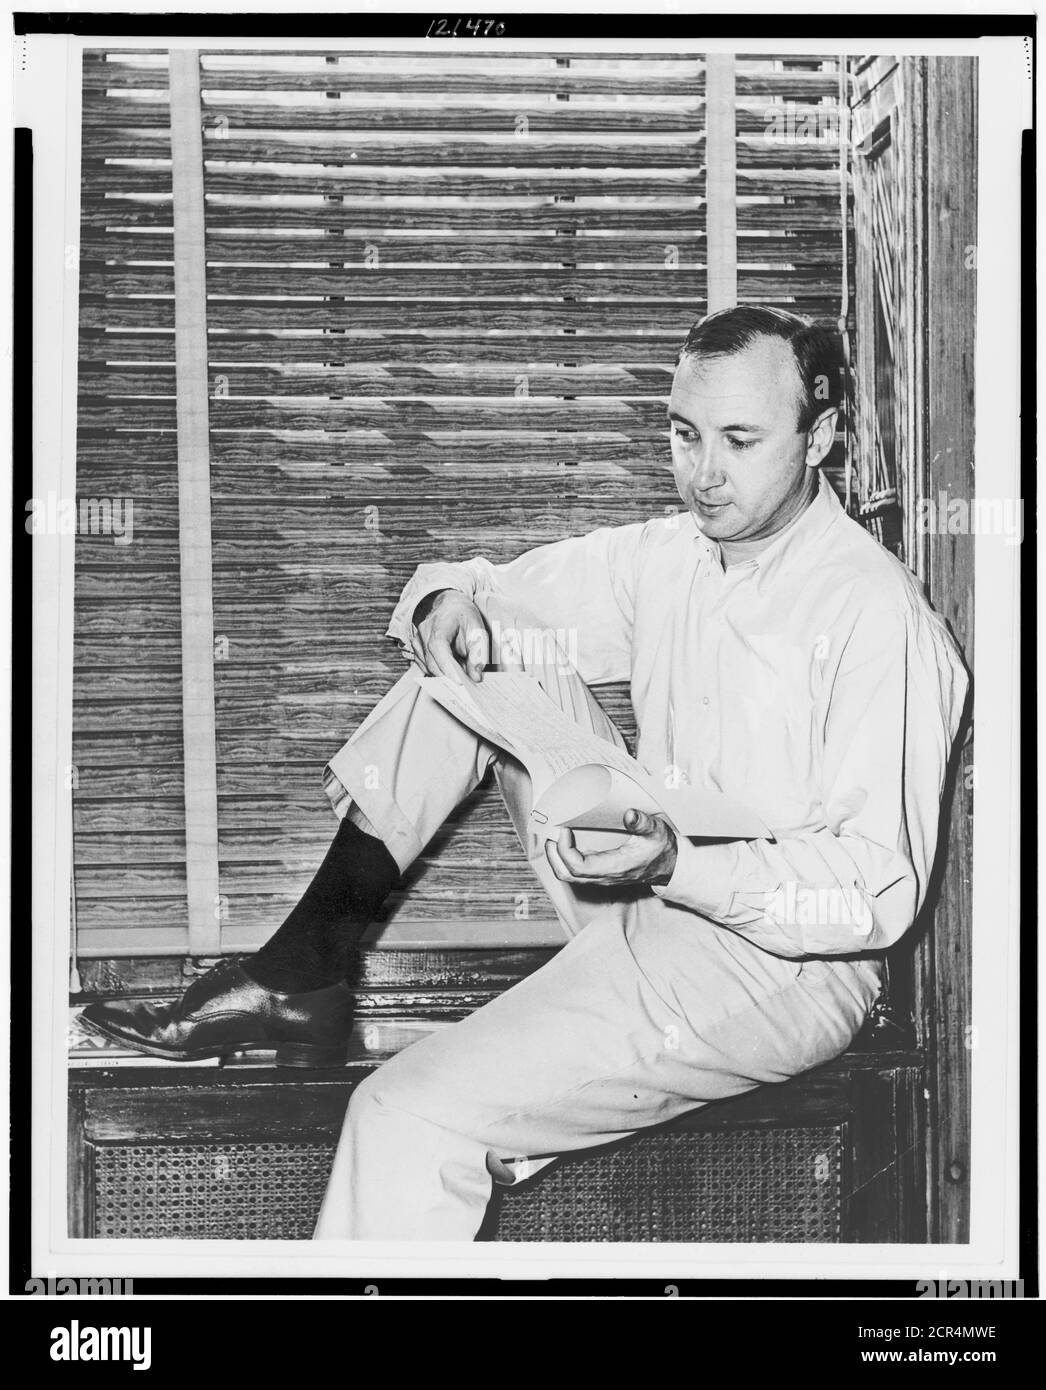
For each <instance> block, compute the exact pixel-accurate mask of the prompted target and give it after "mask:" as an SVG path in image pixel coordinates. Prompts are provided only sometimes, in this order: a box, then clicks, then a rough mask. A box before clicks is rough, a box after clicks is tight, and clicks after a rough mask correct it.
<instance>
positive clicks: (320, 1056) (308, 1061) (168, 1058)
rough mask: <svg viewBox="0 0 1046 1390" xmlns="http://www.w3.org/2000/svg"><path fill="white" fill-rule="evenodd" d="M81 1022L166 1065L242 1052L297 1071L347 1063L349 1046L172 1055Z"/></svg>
mask: <svg viewBox="0 0 1046 1390" xmlns="http://www.w3.org/2000/svg"><path fill="white" fill-rule="evenodd" d="M80 1021H81V1023H82V1024H83V1026H84V1027H85V1028H89V1029H90V1030H91V1032H92V1033H97V1034H98V1035H99V1036H100V1037H103V1038H106V1039H108V1041H109V1042H114V1043H118V1044H119V1045H120V1046H121V1047H126V1048H129V1049H130V1050H131V1051H132V1052H142V1053H144V1054H145V1055H146V1056H148V1057H158V1058H160V1059H161V1060H162V1061H164V1062H206V1061H208V1060H209V1059H210V1058H212V1057H217V1058H219V1059H220V1060H222V1061H224V1060H225V1059H227V1058H229V1057H235V1056H236V1055H237V1053H240V1052H256V1051H259V1050H268V1049H275V1052H276V1056H275V1058H274V1061H275V1064H276V1066H278V1067H288V1068H291V1069H297V1070H305V1069H313V1068H314V1069H317V1070H325V1069H327V1068H333V1067H343V1066H345V1064H346V1062H347V1061H348V1053H349V1048H348V1044H347V1043H337V1044H335V1045H334V1046H323V1045H321V1044H320V1043H301V1042H285V1043H273V1042H272V1041H271V1039H270V1040H265V1041H261V1042H246V1043H239V1044H237V1046H236V1047H224V1048H204V1049H203V1050H202V1051H200V1052H172V1051H171V1050H170V1049H169V1048H161V1047H157V1046H156V1045H155V1044H154V1043H147V1042H143V1041H141V1040H140V1039H138V1038H129V1037H127V1036H126V1035H125V1034H123V1033H119V1032H117V1031H116V1029H112V1028H106V1027H105V1026H104V1025H103V1024H100V1023H97V1022H96V1021H95V1020H94V1019H92V1018H81V1020H80Z"/></svg>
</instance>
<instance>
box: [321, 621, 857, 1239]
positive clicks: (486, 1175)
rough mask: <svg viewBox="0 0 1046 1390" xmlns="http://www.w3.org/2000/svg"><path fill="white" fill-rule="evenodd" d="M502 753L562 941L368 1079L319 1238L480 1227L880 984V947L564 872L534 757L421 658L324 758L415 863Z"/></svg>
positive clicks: (462, 1232)
mask: <svg viewBox="0 0 1046 1390" xmlns="http://www.w3.org/2000/svg"><path fill="white" fill-rule="evenodd" d="M479 603H480V607H481V608H482V609H483V610H484V614H485V616H486V618H487V621H488V624H490V623H491V622H492V620H494V619H495V618H496V619H497V620H498V622H499V623H500V626H501V630H502V631H505V630H506V629H509V628H515V629H516V630H521V629H523V628H525V627H527V626H530V627H531V629H532V630H539V629H540V624H539V622H538V620H536V619H534V618H532V617H530V616H529V615H526V614H522V613H519V612H513V611H509V610H507V609H506V608H505V606H504V605H503V604H502V603H501V601H500V600H495V599H492V598H487V599H483V598H481V599H480V600H479ZM529 645H530V646H531V647H533V646H535V645H540V644H534V643H531V644H529ZM527 646H528V644H526V643H524V644H522V647H523V652H522V653H521V655H522V654H523V653H526V656H527V657H528V658H529V659H527V660H526V667H525V669H527V670H528V671H529V672H530V674H532V675H534V676H535V677H536V678H537V679H538V680H539V681H540V683H541V685H542V686H543V688H544V689H545V690H546V691H547V693H548V694H549V695H550V696H551V697H552V698H553V699H554V700H556V702H557V703H558V704H559V705H560V706H561V707H562V708H563V709H564V710H566V711H567V712H568V713H569V714H571V715H572V716H573V717H574V719H576V720H577V722H578V723H579V724H583V725H584V726H585V727H587V728H589V729H593V730H594V731H595V732H597V733H599V734H602V735H603V736H604V737H606V738H610V739H612V740H614V741H615V742H617V743H619V744H621V743H622V742H623V741H622V739H621V736H620V734H619V732H618V731H617V729H616V728H615V727H614V726H613V724H612V723H611V722H610V720H608V718H607V716H606V715H605V714H604V713H603V711H602V710H601V708H600V706H599V705H598V703H597V702H596V700H595V699H594V697H593V696H592V694H591V692H590V691H589V690H588V688H587V687H586V686H585V684H584V682H583V681H582V680H581V678H580V677H579V676H578V674H577V672H576V671H575V670H573V668H572V667H571V666H570V665H569V662H567V661H566V660H565V659H562V660H559V659H556V658H555V657H554V656H552V657H551V658H550V654H549V653H547V652H545V653H538V655H537V657H535V655H534V653H533V651H530V652H527ZM542 658H544V659H542ZM520 664H523V663H517V667H518V665H520ZM491 764H493V765H494V769H495V775H496V777H497V779H498V783H499V786H500V788H501V792H502V795H503V797H504V800H505V804H506V806H507V808H508V811H509V814H510V816H511V818H512V821H513V824H514V825H515V826H516V829H517V832H518V833H519V835H520V839H521V841H522V842H523V844H524V846H525V849H526V853H527V857H528V859H529V861H530V863H531V866H532V867H533V869H534V872H535V873H536V874H537V876H538V878H539V879H540V881H541V883H542V885H543V886H544V887H545V889H546V891H547V892H548V894H549V896H550V898H551V899H552V902H553V904H554V905H555V908H556V911H557V914H558V915H559V918H560V920H561V922H562V924H563V927H564V929H565V931H566V933H567V935H568V937H569V940H568V942H567V944H566V946H565V947H564V948H563V949H562V950H561V951H559V952H558V953H557V954H556V955H555V956H554V957H553V958H552V960H551V961H550V962H549V963H548V964H547V965H545V966H543V967H542V968H541V969H540V970H538V971H536V972H535V973H534V974H532V975H530V976H528V977H527V978H526V979H524V980H522V981H521V982H520V983H519V984H517V985H515V986H514V987H513V988H512V989H509V990H507V991H506V992H505V993H504V994H502V995H500V996H499V997H498V998H497V999H495V1000H493V1001H492V1002H491V1003H489V1004H487V1005H485V1006H484V1007H483V1008H481V1009H478V1010H477V1011H476V1012H475V1013H473V1014H472V1015H470V1016H469V1017H468V1018H466V1019H464V1020H462V1021H461V1022H460V1023H455V1024H452V1025H450V1026H448V1027H446V1028H444V1029H441V1030H440V1031H438V1032H436V1033H434V1034H432V1035H430V1036H429V1037H426V1038H424V1039H422V1040H420V1041H418V1042H416V1043H413V1044H412V1045H411V1046H409V1047H407V1048H405V1049H404V1050H403V1051H402V1052H400V1053H398V1054H397V1055H396V1056H395V1057H393V1058H391V1059H390V1060H389V1061H387V1062H386V1063H384V1065H382V1066H381V1067H379V1068H378V1069H377V1071H375V1072H374V1073H372V1075H371V1076H370V1077H368V1078H367V1079H366V1080H365V1081H363V1082H362V1083H361V1084H360V1085H359V1086H358V1087H357V1088H356V1090H355V1092H354V1093H353V1096H352V1099H351V1101H350V1103H349V1107H348V1112H347V1114H346V1117H345V1124H344V1128H343V1130H342V1134H341V1139H340V1142H339V1144H338V1149H337V1153H336V1155H335V1159H334V1167H333V1170H332V1172H331V1176H330V1181H329V1184H328V1187H327V1192H326V1196H325V1198H324V1201H323V1206H322V1209H321V1211H320V1216H319V1221H318V1224H317V1227H316V1232H315V1238H316V1239H319V1240H394V1239H402V1240H472V1239H473V1238H474V1237H475V1235H476V1232H477V1231H478V1229H479V1227H480V1225H481V1223H482V1220H483V1216H484V1212H485V1209H486V1206H487V1203H488V1201H489V1199H490V1195H491V1191H492V1186H491V1185H492V1182H493V1181H495V1180H497V1181H499V1182H505V1183H510V1182H516V1181H521V1180H524V1179H525V1178H526V1177H528V1176H530V1175H531V1174H533V1173H534V1172H535V1171H537V1169H538V1168H540V1167H542V1166H544V1163H546V1162H549V1161H551V1159H552V1158H554V1157H555V1156H557V1155H559V1154H561V1153H563V1152H566V1151H568V1150H571V1149H582V1148H588V1147H590V1146H592V1145H597V1144H601V1143H607V1142H610V1141H612V1140H615V1139H620V1138H622V1137H623V1136H625V1135H628V1134H631V1133H633V1132H634V1131H635V1130H638V1129H642V1128H644V1127H646V1126H648V1125H653V1124H658V1123H660V1122H662V1121H665V1120H669V1119H671V1118H672V1117H673V1116H676V1115H679V1114H682V1113H683V1112H685V1111H687V1110H692V1109H694V1108H695V1107H697V1106H700V1105H702V1104H705V1103H707V1102H708V1101H713V1100H720V1099H723V1098H725V1097H728V1096H735V1095H739V1094H741V1093H742V1092H744V1091H748V1090H750V1089H752V1088H753V1087H755V1086H757V1085H759V1084H760V1083H762V1082H771V1081H783V1080H785V1079H786V1078H788V1077H790V1076H794V1075H796V1074H797V1073H799V1072H802V1071H805V1070H806V1069H807V1068H809V1067H813V1066H816V1065H817V1064H819V1063H821V1062H826V1061H829V1060H830V1059H831V1058H833V1057H836V1056H838V1055H839V1053H841V1052H843V1051H844V1050H845V1049H846V1047H847V1046H848V1045H849V1043H850V1042H851V1041H852V1040H853V1037H854V1035H855V1034H856V1032H857V1030H858V1029H859V1028H860V1026H861V1024H862V1022H863V1021H864V1019H865V1017H866V1016H867V1014H868V1011H869V1009H870V1008H871V1006H872V1004H873V1003H874V1001H875V998H876V996H877V994H878V992H879V974H880V971H879V965H878V963H877V962H876V961H873V960H847V959H842V958H839V959H835V960H827V959H824V960H822V959H817V960H806V961H795V960H787V959H783V958H781V957H778V956H772V955H770V954H768V953H767V952H765V951H762V950H760V949H759V948H758V947H756V946H753V945H752V944H751V943H749V942H748V941H746V940H744V939H743V938H742V937H740V936H739V935H738V934H737V933H735V932H732V931H730V930H728V929H727V928H724V927H719V926H717V925H715V924H714V923H711V922H709V921H707V920H706V919H704V918H702V917H699V916H697V915H696V914H694V913H692V912H688V911H686V910H685V909H681V908H676V907H674V906H673V905H671V904H670V903H667V902H665V901H664V900H663V899H660V898H658V897H656V896H655V895H654V894H651V893H650V892H649V891H648V890H637V892H635V893H633V894H630V895H626V896H625V897H623V898H622V897H617V898H611V896H610V890H607V889H592V888H587V889H586V888H575V887H574V886H573V885H570V884H564V883H561V882H560V881H559V880H558V879H557V878H556V877H555V875H554V874H553V873H552V870H551V868H550V866H549V865H548V862H547V860H546V859H545V854H544V843H543V839H542V840H538V839H535V838H532V837H531V836H530V833H529V831H528V829H527V817H528V815H529V812H530V805H531V800H530V780H529V777H528V776H527V774H526V772H525V770H524V769H523V768H522V767H520V765H519V764H518V763H516V762H514V761H513V760H512V759H509V758H507V757H506V756H505V754H504V753H502V752H501V750H499V749H497V748H494V747H492V746H491V745H490V744H487V743H484V742H483V741H481V740H480V739H479V738H478V737H477V736H476V735H475V734H474V733H473V732H472V731H471V730H469V729H467V728H465V726H464V725H462V724H460V723H458V722H457V720H455V719H454V718H453V717H452V716H451V715H449V714H447V713H446V711H445V710H443V708H442V707H441V706H440V705H439V704H437V703H436V701H435V700H433V699H431V698H430V697H429V696H428V695H426V694H425V693H424V692H423V691H422V689H421V687H420V686H419V685H418V682H417V680H416V678H415V676H414V675H413V674H407V675H405V676H404V677H403V678H402V679H401V680H400V681H399V682H397V684H396V685H395V686H394V687H393V688H392V690H390V691H389V693H388V694H387V695H386V696H385V697H384V698H383V699H382V700H381V701H380V702H379V703H378V705H377V706H376V707H375V708H374V710H373V711H372V712H371V714H370V715H369V716H368V717H367V719H366V720H365V721H364V723H363V724H362V725H361V726H360V728H359V730H358V731H357V732H356V734H354V735H353V737H352V738H351V739H350V740H349V742H348V743H347V744H345V746H344V747H343V748H342V749H340V750H339V752H338V753H337V754H336V755H335V756H334V758H332V759H331V762H330V764H329V767H328V775H327V789H328V794H329V795H330V796H331V799H332V802H333V804H334V807H335V810H336V811H337V812H338V814H339V815H345V814H349V815H350V816H351V817H352V818H353V819H354V820H356V821H357V823H358V824H360V825H362V826H363V828H364V829H367V830H369V831H370V832H371V833H374V834H377V835H378V836H380V838H381V839H382V840H383V841H384V842H385V844H386V845H387V846H388V847H389V850H390V852H391V853H392V854H393V856H394V858H395V859H396V860H397V862H398V863H399V865H400V867H401V869H405V868H406V867H407V865H408V864H410V863H411V862H412V861H413V859H414V858H415V857H416V856H417V855H418V854H420V852H421V850H422V849H423V848H424V846H425V844H426V843H427V842H428V840H429V839H430V838H431V837H432V836H433V835H434V834H435V832H436V831H437V830H438V829H439V827H440V826H441V825H442V823H443V821H444V820H445V819H446V818H447V816H448V815H449V814H450V812H451V811H452V810H453V809H454V807H455V806H457V805H458V804H459V802H461V801H462V800H463V799H464V797H466V796H467V795H468V794H469V792H470V791H472V790H473V789H474V788H475V787H476V786H477V785H478V784H479V782H480V781H481V779H482V778H483V776H484V773H485V772H486V769H487V768H488V767H489V766H490V765H491ZM580 842H581V837H580V836H579V843H580ZM582 847H584V846H583V845H582Z"/></svg>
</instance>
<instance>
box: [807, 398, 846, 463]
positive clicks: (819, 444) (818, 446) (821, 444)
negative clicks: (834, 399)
mask: <svg viewBox="0 0 1046 1390" xmlns="http://www.w3.org/2000/svg"><path fill="white" fill-rule="evenodd" d="M838 419H839V407H838V406H837V405H832V406H829V407H828V409H827V410H822V411H821V413H820V415H818V417H817V419H816V420H815V421H814V422H813V424H812V425H811V426H810V428H809V429H808V430H807V431H806V460H805V462H806V466H807V468H818V467H819V466H820V465H821V464H822V463H824V461H825V459H826V458H827V457H828V454H829V451H830V450H831V447H832V445H833V444H834V443H835V425H836V421H837V420H838Z"/></svg>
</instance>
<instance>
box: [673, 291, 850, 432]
mask: <svg viewBox="0 0 1046 1390" xmlns="http://www.w3.org/2000/svg"><path fill="white" fill-rule="evenodd" d="M757 338H781V339H783V341H784V342H786V343H790V344H791V348H792V353H793V355H794V357H795V365H796V370H797V371H798V373H799V380H800V381H801V382H802V386H803V394H802V396H801V397H800V401H799V420H798V429H799V432H800V433H802V432H803V431H804V430H808V429H809V428H810V426H811V425H812V424H813V422H814V421H815V420H816V419H817V417H818V415H820V414H821V412H822V411H825V410H828V409H830V408H833V407H834V408H836V409H838V408H839V407H840V405H841V404H842V385H843V382H842V368H843V356H842V350H841V347H840V343H839V338H838V335H837V334H835V333H832V332H830V331H829V330H828V329H827V328H819V327H817V325H816V324H813V323H811V322H810V320H809V319H805V318H803V317H802V316H801V315H800V314H790V313H789V312H788V311H787V310H785V309H770V308H767V307H766V306H765V305H762V304H738V305H735V306H734V307H733V308H731V309H720V310H718V311H717V312H716V313H714V314H706V315H705V317H704V318H703V319H699V320H698V321H697V323H695V324H694V326H693V328H691V330H690V332H689V333H688V334H687V336H686V342H685V343H684V344H683V346H682V347H681V348H680V350H679V356H678V358H677V359H676V362H677V365H678V363H679V362H682V360H683V358H684V357H732V356H733V354H734V353H736V352H743V351H744V350H745V348H747V347H750V346H751V344H752V343H754V342H755V340H756V339H757Z"/></svg>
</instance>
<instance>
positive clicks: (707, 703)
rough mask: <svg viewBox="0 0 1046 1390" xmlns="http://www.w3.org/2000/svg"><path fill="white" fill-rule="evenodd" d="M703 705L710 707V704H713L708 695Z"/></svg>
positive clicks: (703, 700)
mask: <svg viewBox="0 0 1046 1390" xmlns="http://www.w3.org/2000/svg"><path fill="white" fill-rule="evenodd" d="M701 703H702V704H703V705H710V704H711V703H712V701H711V700H710V699H709V698H708V696H707V695H705V696H704V698H703V699H702V701H701Z"/></svg>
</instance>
